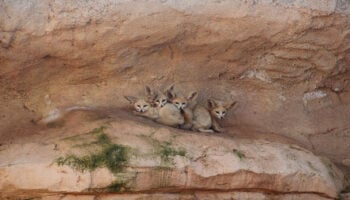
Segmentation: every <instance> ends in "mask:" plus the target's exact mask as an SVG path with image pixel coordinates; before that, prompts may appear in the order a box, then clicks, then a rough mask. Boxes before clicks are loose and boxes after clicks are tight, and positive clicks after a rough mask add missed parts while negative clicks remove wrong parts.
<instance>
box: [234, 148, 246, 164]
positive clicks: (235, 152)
mask: <svg viewBox="0 0 350 200" xmlns="http://www.w3.org/2000/svg"><path fill="white" fill-rule="evenodd" d="M232 151H233V153H234V154H236V155H237V157H238V158H239V160H241V161H242V160H243V159H244V158H245V157H246V156H245V154H244V153H243V152H242V151H240V150H238V149H233V150H232Z"/></svg>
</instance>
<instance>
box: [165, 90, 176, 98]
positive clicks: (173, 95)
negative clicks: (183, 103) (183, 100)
mask: <svg viewBox="0 0 350 200" xmlns="http://www.w3.org/2000/svg"><path fill="white" fill-rule="evenodd" d="M165 94H166V96H167V97H168V99H170V100H171V99H174V98H176V94H175V93H174V92H173V91H166V92H165Z"/></svg>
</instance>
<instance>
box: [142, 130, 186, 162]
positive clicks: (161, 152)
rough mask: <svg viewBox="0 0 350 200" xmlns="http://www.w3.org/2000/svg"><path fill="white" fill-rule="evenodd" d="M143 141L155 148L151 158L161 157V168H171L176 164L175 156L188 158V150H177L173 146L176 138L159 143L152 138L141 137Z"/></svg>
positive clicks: (172, 137)
mask: <svg viewBox="0 0 350 200" xmlns="http://www.w3.org/2000/svg"><path fill="white" fill-rule="evenodd" d="M140 137H142V138H143V139H145V140H147V141H148V142H150V143H151V144H152V146H153V148H154V151H153V152H152V155H151V156H159V157H160V159H161V166H160V167H171V166H172V165H173V164H174V157H175V156H183V157H186V156H187V152H186V149H183V148H175V147H173V146H172V141H171V140H173V139H174V138H175V137H176V136H174V135H172V136H171V140H170V141H165V142H163V141H159V140H157V139H154V138H152V136H146V135H141V136H140Z"/></svg>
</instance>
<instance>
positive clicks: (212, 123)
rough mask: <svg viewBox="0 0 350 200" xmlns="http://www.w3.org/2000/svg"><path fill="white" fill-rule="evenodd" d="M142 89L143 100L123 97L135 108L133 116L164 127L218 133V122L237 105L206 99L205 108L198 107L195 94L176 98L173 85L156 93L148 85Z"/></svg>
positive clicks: (196, 93)
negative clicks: (149, 120) (143, 91)
mask: <svg viewBox="0 0 350 200" xmlns="http://www.w3.org/2000/svg"><path fill="white" fill-rule="evenodd" d="M145 89H146V96H145V97H144V98H137V97H133V96H125V98H126V99H127V100H128V101H129V102H130V103H131V104H132V105H133V106H134V109H135V110H134V114H136V115H138V116H142V117H146V118H149V119H152V120H154V121H156V122H158V123H161V124H164V125H168V126H172V127H179V128H182V129H190V130H193V131H199V132H206V133H213V132H214V131H215V132H221V131H222V128H221V126H220V124H219V120H221V119H223V118H224V117H225V115H226V113H227V112H228V111H229V110H230V109H232V108H233V107H235V105H237V102H235V101H234V102H222V101H217V100H214V99H208V101H207V106H202V105H199V104H197V97H198V92H196V91H194V92H190V93H189V94H188V95H187V96H184V95H178V94H177V93H175V92H174V84H172V85H170V86H169V87H167V88H166V89H165V90H163V91H160V90H157V91H155V90H153V89H151V88H150V87H149V86H146V87H145Z"/></svg>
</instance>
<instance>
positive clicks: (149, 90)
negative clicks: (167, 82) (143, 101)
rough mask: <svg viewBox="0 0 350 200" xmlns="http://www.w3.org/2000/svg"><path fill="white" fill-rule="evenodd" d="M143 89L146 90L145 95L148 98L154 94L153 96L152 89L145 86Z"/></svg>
mask: <svg viewBox="0 0 350 200" xmlns="http://www.w3.org/2000/svg"><path fill="white" fill-rule="evenodd" d="M145 89H146V94H147V95H148V96H152V95H154V94H153V91H152V89H151V87H150V86H148V85H146V86H145Z"/></svg>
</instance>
